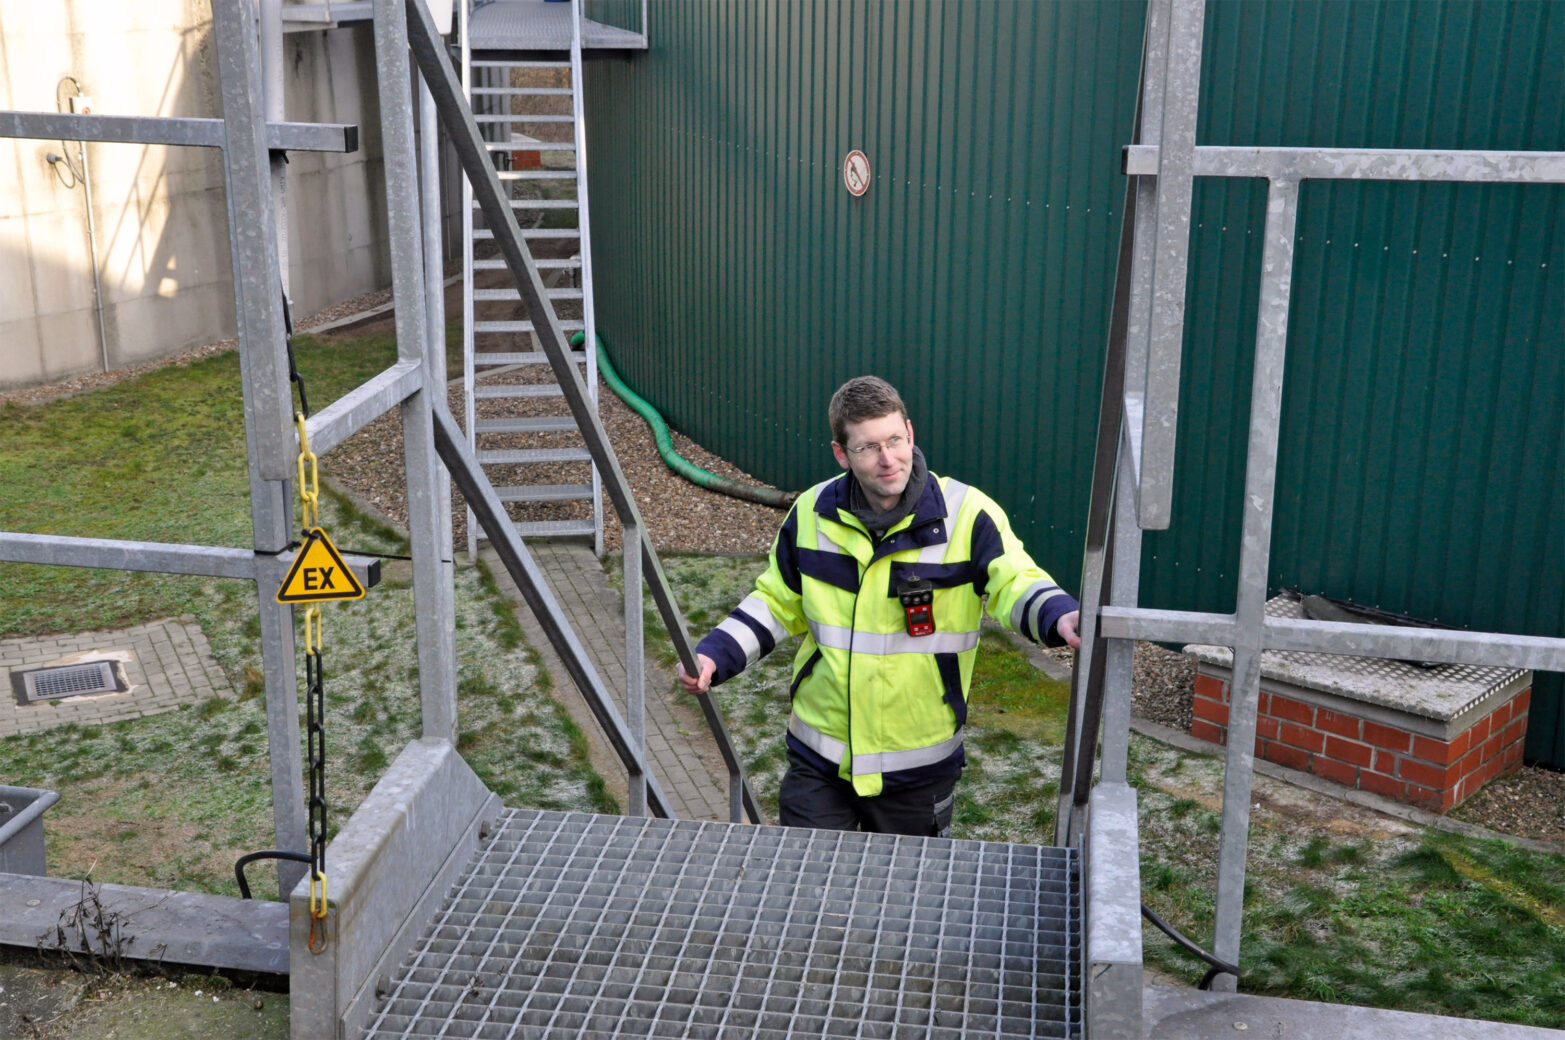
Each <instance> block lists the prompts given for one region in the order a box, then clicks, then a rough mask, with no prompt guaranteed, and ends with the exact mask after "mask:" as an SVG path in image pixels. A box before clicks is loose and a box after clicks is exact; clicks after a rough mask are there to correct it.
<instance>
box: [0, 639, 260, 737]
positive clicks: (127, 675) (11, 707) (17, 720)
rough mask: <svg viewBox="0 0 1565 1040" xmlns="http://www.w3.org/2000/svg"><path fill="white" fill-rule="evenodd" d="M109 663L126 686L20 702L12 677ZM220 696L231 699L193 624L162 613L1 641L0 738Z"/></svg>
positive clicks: (152, 711)
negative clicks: (128, 623) (110, 627)
mask: <svg viewBox="0 0 1565 1040" xmlns="http://www.w3.org/2000/svg"><path fill="white" fill-rule="evenodd" d="M90 661H113V662H115V663H116V667H117V669H119V670H120V674H121V675H122V676H123V678H124V680H125V684H126V685H127V686H128V687H129V689H127V690H125V691H124V692H121V693H99V694H79V695H77V696H74V697H66V698H64V699H62V700H50V701H40V702H38V703H36V704H26V705H23V704H19V703H18V701H17V698H16V696H15V695H14V694H13V692H12V682H11V674H12V673H13V672H27V671H32V670H33V669H36V668H52V667H56V666H61V665H72V664H86V663H88V662H90ZM217 694H221V695H223V696H228V697H231V696H233V689H232V687H230V686H229V684H228V679H227V678H226V677H225V676H224V675H223V670H222V669H221V668H219V667H218V666H217V664H216V662H214V661H213V660H212V651H211V648H210V647H209V646H208V645H207V641H206V636H204V635H202V634H201V628H200V626H198V625H197V624H196V623H195V622H194V621H187V620H184V619H181V618H165V619H163V620H162V621H153V622H151V623H150V624H145V625H137V626H136V627H134V628H125V629H118V630H114V631H106V632H80V633H77V634H74V635H53V636H40V637H35V638H29V639H5V640H0V737H10V736H15V735H17V734H21V733H36V732H38V731H40V730H46V729H52V728H54V727H56V726H64V725H66V724H67V723H71V722H75V723H78V724H81V725H91V726H96V725H101V724H103V723H106V722H119V721H120V720H121V719H136V718H141V717H142V716H144V715H156V714H158V713H159V712H164V711H171V710H173V709H174V708H177V707H179V706H180V705H181V704H196V703H199V702H201V701H204V700H206V699H207V698H208V697H212V696H214V695H217Z"/></svg>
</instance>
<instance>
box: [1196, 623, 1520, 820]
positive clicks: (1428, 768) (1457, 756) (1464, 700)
mask: <svg viewBox="0 0 1565 1040" xmlns="http://www.w3.org/2000/svg"><path fill="white" fill-rule="evenodd" d="M1267 613H1268V614H1269V615H1271V616H1274V617H1297V616H1299V614H1298V603H1297V601H1296V600H1288V599H1287V598H1286V597H1278V598H1277V599H1274V600H1272V601H1271V602H1269V603H1268V604H1267ZM1185 652H1186V653H1188V654H1190V655H1191V656H1192V657H1194V658H1195V659H1196V680H1195V705H1194V711H1193V715H1192V718H1191V722H1190V734H1191V736H1194V737H1199V738H1200V739H1202V740H1207V741H1211V742H1212V743H1214V744H1223V745H1226V744H1227V742H1228V713H1229V707H1230V700H1231V697H1232V691H1231V683H1230V677H1231V667H1232V661H1233V657H1232V651H1231V650H1229V649H1228V648H1227V647H1214V646H1189V647H1186V648H1185ZM1531 700H1532V673H1531V672H1527V671H1520V670H1515V669H1505V668H1471V667H1465V666H1459V665H1442V666H1439V667H1434V668H1424V667H1420V666H1418V665H1415V664H1410V663H1404V662H1400V661H1383V660H1372V659H1367V658H1350V657H1339V656H1334V655H1328V654H1304V653H1281V652H1273V651H1267V652H1266V653H1263V654H1262V655H1261V689H1260V703H1259V706H1258V713H1257V716H1256V729H1255V755H1256V757H1257V758H1261V759H1264V760H1266V761H1268V762H1275V763H1277V764H1278V765H1282V766H1287V767H1288V768H1290V769H1298V770H1302V771H1305V772H1309V773H1314V774H1316V775H1317V776H1321V777H1324V778H1326V779H1328V780H1332V781H1334V782H1336V783H1339V784H1342V785H1344V786H1346V787H1356V788H1359V789H1361V790H1364V791H1369V792H1371V793H1374V794H1378V795H1384V796H1386V797H1388V798H1394V799H1397V800H1398V801H1402V802H1408V803H1411V804H1413V805H1417V806H1420V807H1421V808H1425V809H1431V810H1434V811H1436V812H1444V811H1446V810H1447V809H1450V808H1452V807H1453V806H1456V805H1460V804H1461V803H1462V802H1463V801H1465V800H1466V799H1467V798H1470V797H1471V796H1472V795H1473V794H1474V793H1476V792H1477V791H1478V790H1479V788H1481V787H1483V785H1484V784H1486V783H1488V782H1489V781H1490V780H1493V779H1494V778H1495V777H1497V776H1502V775H1504V774H1505V773H1508V772H1510V771H1511V770H1513V769H1516V768H1517V767H1518V766H1520V765H1521V763H1522V745H1523V742H1524V740H1525V738H1526V734H1527V712H1528V707H1529V705H1530V703H1531Z"/></svg>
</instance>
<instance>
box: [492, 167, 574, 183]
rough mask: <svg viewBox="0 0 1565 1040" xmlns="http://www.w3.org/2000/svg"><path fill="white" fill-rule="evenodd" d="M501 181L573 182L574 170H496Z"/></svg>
mask: <svg viewBox="0 0 1565 1040" xmlns="http://www.w3.org/2000/svg"><path fill="white" fill-rule="evenodd" d="M495 172H497V173H498V174H499V175H500V179H501V180H502V181H573V180H575V179H576V171H575V170H497V171H495Z"/></svg>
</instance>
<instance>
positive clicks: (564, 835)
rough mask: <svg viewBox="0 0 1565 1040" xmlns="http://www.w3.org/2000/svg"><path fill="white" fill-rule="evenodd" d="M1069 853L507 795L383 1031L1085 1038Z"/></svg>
mask: <svg viewBox="0 0 1565 1040" xmlns="http://www.w3.org/2000/svg"><path fill="white" fill-rule="evenodd" d="M1078 891H1079V880H1077V870H1076V856H1075V853H1074V852H1073V851H1071V850H1067V849H1058V848H1039V847H1035V846H1024V845H1008V844H1002V843H988V842H976V841H947V840H943V839H939V838H908V837H898V836H891V835H880V834H858V833H844V832H837V831H813V830H805V829H790V828H782V827H766V826H747V825H740V824H730V823H715V822H695V821H688V820H657V819H632V818H627V817H611V816H591V815H587V814H582V813H553V812H534V811H529V810H520V809H511V810H507V812H506V815H505V816H504V818H503V820H502V823H501V827H500V830H499V831H498V833H497V834H496V835H495V836H494V838H493V839H492V840H491V841H490V842H488V843H487V844H486V846H485V847H484V849H483V852H482V853H481V854H480V855H479V856H478V857H477V858H476V859H475V860H474V862H473V863H472V864H471V866H470V868H469V870H468V872H467V874H466V875H465V876H464V877H463V878H462V879H461V881H460V882H459V884H458V885H457V887H456V889H455V890H454V892H453V893H452V896H451V898H450V899H449V900H447V902H446V903H445V905H444V906H443V908H442V909H441V910H440V912H439V913H438V914H437V915H435V917H434V919H433V920H432V921H431V922H430V924H429V927H428V929H427V931H426V932H425V934H424V937H423V938H422V940H421V941H420V943H419V945H418V947H417V949H416V950H415V951H414V953H413V955H412V956H411V957H410V958H408V960H407V961H405V962H404V963H403V965H402V967H401V968H400V969H399V970H398V971H397V972H396V973H395V975H394V977H393V978H392V980H391V990H390V993H389V995H388V998H387V999H386V1000H385V1001H384V1002H383V1003H382V1004H381V1005H380V1006H379V1008H378V1014H377V1017H376V1018H375V1019H374V1020H373V1021H372V1023H371V1028H370V1031H369V1035H370V1036H371V1037H374V1038H378V1040H386V1038H391V1037H403V1038H415V1037H417V1038H433V1037H476V1036H495V1037H507V1036H516V1037H522V1036H528V1037H545V1036H547V1037H561V1038H565V1037H572V1038H574V1037H580V1036H600V1035H601V1036H607V1035H617V1036H632V1035H634V1036H656V1037H662V1036H668V1037H674V1036H679V1037H717V1036H725V1037H751V1036H766V1037H770V1036H777V1037H782V1036H798V1037H818V1036H863V1037H872V1036H893V1035H898V1036H903V1035H906V1036H914V1035H916V1036H920V1037H953V1038H954V1037H967V1036H976V1035H984V1036H988V1037H994V1038H1000V1037H1023V1036H1026V1037H1065V1036H1075V1035H1079V1032H1080V1027H1081V1021H1080V1005H1079V997H1078V993H1079V987H1080V977H1079V970H1078V965H1079V957H1080V950H1079V935H1080V928H1081V924H1080V908H1079V897H1078Z"/></svg>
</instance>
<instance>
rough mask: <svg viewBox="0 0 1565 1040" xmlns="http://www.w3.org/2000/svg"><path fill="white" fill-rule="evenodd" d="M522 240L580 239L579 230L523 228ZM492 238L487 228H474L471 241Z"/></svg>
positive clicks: (492, 234) (492, 235) (491, 232)
mask: <svg viewBox="0 0 1565 1040" xmlns="http://www.w3.org/2000/svg"><path fill="white" fill-rule="evenodd" d="M522 237H523V238H580V237H581V229H580V228H523V229H522ZM491 238H494V232H493V231H491V230H490V229H489V228H474V229H473V241H475V242H483V241H487V240H489V239H491Z"/></svg>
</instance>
